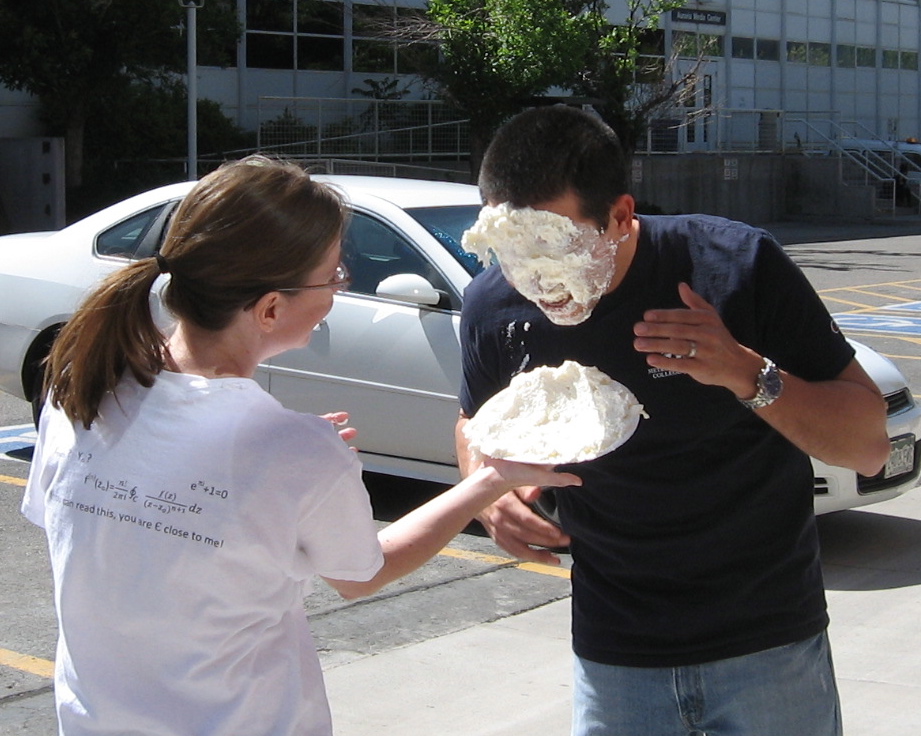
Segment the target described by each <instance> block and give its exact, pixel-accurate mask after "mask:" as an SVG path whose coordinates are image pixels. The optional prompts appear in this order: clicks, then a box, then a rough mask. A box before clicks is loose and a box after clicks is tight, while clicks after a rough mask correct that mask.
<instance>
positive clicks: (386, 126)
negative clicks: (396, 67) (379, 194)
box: [257, 97, 470, 162]
mask: <svg viewBox="0 0 921 736" xmlns="http://www.w3.org/2000/svg"><path fill="white" fill-rule="evenodd" d="M258 123H259V127H258V138H257V140H258V147H259V150H261V151H265V152H267V153H273V154H277V155H281V156H285V157H288V158H330V157H335V158H338V159H348V158H354V159H361V160H365V161H386V160H395V159H396V160H400V161H409V162H419V161H426V162H433V161H461V160H466V159H467V157H468V156H469V149H470V135H469V124H468V122H467V120H466V119H464V118H463V117H462V116H460V115H459V114H458V113H456V112H455V111H453V110H452V109H451V108H450V107H448V106H447V105H445V104H444V103H442V102H439V101H435V100H378V99H367V98H356V99H352V98H347V99H346V98H341V99H340V98H327V97H260V98H259V101H258Z"/></svg>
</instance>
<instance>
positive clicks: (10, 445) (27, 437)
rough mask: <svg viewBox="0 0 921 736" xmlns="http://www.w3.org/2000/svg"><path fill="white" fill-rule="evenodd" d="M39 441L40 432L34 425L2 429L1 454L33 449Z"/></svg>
mask: <svg viewBox="0 0 921 736" xmlns="http://www.w3.org/2000/svg"><path fill="white" fill-rule="evenodd" d="M37 439H38V432H36V431H35V425H33V424H18V425H15V426H12V427H0V454H2V453H6V452H13V451H14V450H21V449H22V448H24V447H32V446H33V445H34V444H35V441H36V440H37Z"/></svg>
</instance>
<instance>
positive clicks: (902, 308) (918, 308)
mask: <svg viewBox="0 0 921 736" xmlns="http://www.w3.org/2000/svg"><path fill="white" fill-rule="evenodd" d="M880 309H885V310H886V311H887V312H921V302H907V303H905V304H890V305H889V306H887V307H880Z"/></svg>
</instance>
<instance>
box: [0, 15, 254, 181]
mask: <svg viewBox="0 0 921 736" xmlns="http://www.w3.org/2000/svg"><path fill="white" fill-rule="evenodd" d="M185 13H186V11H185V10H184V9H183V8H182V7H180V6H179V3H177V2H176V0H55V2H53V3H49V2H35V0H0V49H3V53H2V54H0V82H2V83H3V84H5V85H6V86H8V87H11V88H12V89H17V90H25V91H27V92H29V93H31V94H33V95H35V96H36V97H38V98H39V99H40V100H41V103H42V105H43V107H45V108H46V110H45V112H46V118H47V119H49V120H52V121H54V123H55V125H56V128H55V129H54V130H52V131H49V132H50V133H51V134H53V135H55V134H56V135H60V134H64V135H66V137H67V144H68V148H67V153H66V155H67V157H68V178H69V181H72V182H74V181H75V182H77V183H79V182H80V181H81V179H82V168H81V166H80V164H81V162H82V160H83V156H82V153H83V135H84V126H85V124H86V123H87V121H88V120H90V119H91V118H92V119H98V118H99V117H100V116H99V115H98V114H97V111H98V110H100V109H102V108H104V107H105V105H106V104H108V102H109V99H110V98H111V97H113V96H116V95H119V94H122V93H123V91H124V89H125V87H126V84H127V83H128V82H132V81H148V82H149V81H161V82H162V81H165V80H168V79H170V78H174V75H175V74H176V73H181V72H183V71H184V70H185V68H186V39H185V37H184V35H183V34H182V33H181V32H180V29H181V28H182V27H183V25H184V19H185ZM197 19H198V23H197V26H198V34H197V38H198V39H199V47H200V58H201V59H202V61H203V63H228V62H230V61H231V60H232V56H230V55H229V50H230V49H233V48H234V44H235V41H236V39H237V38H238V37H239V34H240V32H241V31H240V28H239V24H238V23H237V19H236V2H234V0H208V2H207V3H206V4H205V7H204V8H203V9H202V10H201V11H198V15H197ZM137 153H138V154H140V153H141V152H140V151H138V152H137Z"/></svg>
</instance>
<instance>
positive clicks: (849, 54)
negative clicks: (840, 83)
mask: <svg viewBox="0 0 921 736" xmlns="http://www.w3.org/2000/svg"><path fill="white" fill-rule="evenodd" d="M837 61H838V66H839V67H842V68H844V69H853V68H854V67H855V66H857V49H856V48H855V47H854V46H849V45H847V44H838V55H837Z"/></svg>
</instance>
